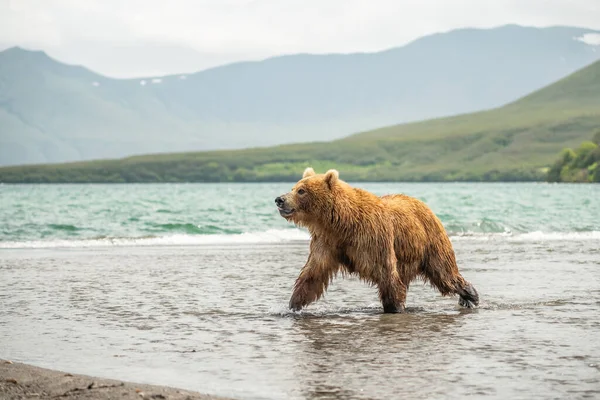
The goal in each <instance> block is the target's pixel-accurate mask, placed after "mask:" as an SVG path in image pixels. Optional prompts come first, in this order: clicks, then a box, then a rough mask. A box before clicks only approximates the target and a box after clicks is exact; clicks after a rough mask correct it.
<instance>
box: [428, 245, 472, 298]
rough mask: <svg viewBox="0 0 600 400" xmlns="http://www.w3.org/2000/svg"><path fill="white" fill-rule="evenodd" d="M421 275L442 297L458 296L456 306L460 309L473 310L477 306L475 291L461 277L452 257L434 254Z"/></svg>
mask: <svg viewBox="0 0 600 400" xmlns="http://www.w3.org/2000/svg"><path fill="white" fill-rule="evenodd" d="M423 274H424V276H425V278H426V279H427V280H428V281H429V282H430V283H431V284H432V285H433V286H435V287H436V288H437V289H438V290H439V291H440V293H441V294H442V296H448V295H451V294H457V295H459V296H460V299H459V300H458V304H459V305H461V306H462V307H467V308H474V307H476V306H478V305H479V294H478V293H477V290H476V289H475V287H474V286H473V285H472V284H471V283H469V282H468V281H467V280H466V279H464V278H463V277H462V275H461V274H460V272H459V271H458V267H457V265H456V260H455V258H454V256H453V255H448V254H444V256H440V255H439V254H436V253H434V254H433V255H431V256H430V257H429V259H428V262H426V263H425V264H424V268H423Z"/></svg>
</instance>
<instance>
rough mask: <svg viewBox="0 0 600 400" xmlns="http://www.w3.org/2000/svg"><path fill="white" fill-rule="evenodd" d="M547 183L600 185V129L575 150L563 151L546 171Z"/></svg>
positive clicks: (567, 149)
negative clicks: (593, 183)
mask: <svg viewBox="0 0 600 400" xmlns="http://www.w3.org/2000/svg"><path fill="white" fill-rule="evenodd" d="M547 181H548V182H577V183H585V182H589V183H592V182H595V183H600V129H598V131H597V132H596V134H595V135H594V137H593V138H592V140H591V141H585V142H583V143H581V144H580V145H579V147H578V148H576V149H575V150H573V149H571V148H566V149H563V151H562V152H561V154H560V158H559V159H558V160H557V161H556V162H555V163H554V164H553V165H552V167H551V168H550V170H549V171H548V177H547Z"/></svg>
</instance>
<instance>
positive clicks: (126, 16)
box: [0, 0, 600, 75]
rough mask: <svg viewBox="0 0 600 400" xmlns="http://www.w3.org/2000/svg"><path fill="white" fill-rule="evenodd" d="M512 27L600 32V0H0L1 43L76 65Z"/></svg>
mask: <svg viewBox="0 0 600 400" xmlns="http://www.w3.org/2000/svg"><path fill="white" fill-rule="evenodd" d="M506 23H518V24H523V25H533V26H547V25H558V24H560V25H574V26H584V27H590V28H596V29H600V2H598V1H597V0H573V1H558V0H528V1H521V0H454V1H448V0H420V1H419V0H404V1H399V0H371V1H365V0H285V1H282V0H171V1H168V2H165V1H159V0H145V1H141V0H128V1H118V0H85V1H81V0H53V1H48V0H0V42H1V43H8V44H20V45H24V46H26V47H31V48H41V49H47V50H48V51H49V52H53V53H54V54H56V55H57V56H60V57H61V58H67V59H69V60H72V61H74V62H77V60H81V61H80V62H83V61H85V60H86V57H87V58H88V59H89V58H93V57H92V56H85V55H83V56H78V53H79V54H82V53H83V54H86V53H91V52H92V50H90V48H91V49H93V50H94V51H95V52H96V54H107V55H109V54H110V49H111V48H117V47H119V48H127V47H140V46H141V47H144V46H149V47H155V48H156V47H161V46H162V47H164V48H179V49H187V50H186V51H188V52H197V54H198V57H197V58H198V60H197V61H194V63H193V65H200V64H203V67H207V66H210V65H216V64H219V63H222V62H230V61H234V60H243V59H260V58H264V57H268V56H272V55H277V54H289V53H298V52H310V53H327V52H356V51H378V50H382V49H386V48H390V47H395V46H399V45H402V44H405V43H406V42H408V41H410V40H413V39H415V38H417V37H419V36H422V35H425V34H429V33H433V32H439V31H446V30H450V29H455V28H458V27H464V26H470V27H491V26H497V25H502V24H506ZM86 49H87V50H86ZM102 49H105V50H102ZM103 51H105V52H107V53H103ZM184 52H185V51H183V50H182V57H184V56H183V53H184ZM148 53H149V51H148ZM78 57H79V59H78ZM103 57H104V58H105V56H101V57H100V56H99V57H98V58H101V59H102V58H103ZM185 57H189V55H188V56H185ZM110 58H112V57H110ZM115 58H116V57H115ZM113 63H114V65H113V68H112V70H111V74H112V75H115V74H116V75H128V74H132V73H140V72H141V71H139V68H140V66H142V64H141V63H139V65H138V66H137V67H134V66H133V64H134V63H133V61H131V62H130V61H127V60H124V61H123V62H121V61H119V60H113ZM101 64H102V63H101V62H97V63H96V64H94V65H101ZM184 66H185V65H182V67H184ZM92 67H93V65H92ZM185 67H186V68H187V66H185ZM191 67H192V63H190V65H189V68H191ZM165 68H167V67H166V66H165V67H159V69H163V70H164V69H165ZM100 69H101V70H106V69H107V67H106V66H102V67H101V68H100ZM168 69H171V67H168ZM180 71H182V72H183V71H189V70H186V69H180ZM148 72H153V71H150V70H148ZM154 72H160V71H154ZM163 72H174V71H171V70H169V71H163Z"/></svg>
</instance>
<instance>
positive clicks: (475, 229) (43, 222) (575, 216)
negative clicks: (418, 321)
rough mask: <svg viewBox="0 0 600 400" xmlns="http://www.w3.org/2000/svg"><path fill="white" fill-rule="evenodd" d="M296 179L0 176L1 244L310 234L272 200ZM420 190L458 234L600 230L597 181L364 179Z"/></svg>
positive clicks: (376, 187) (377, 188) (559, 234)
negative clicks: (87, 180)
mask: <svg viewBox="0 0 600 400" xmlns="http://www.w3.org/2000/svg"><path fill="white" fill-rule="evenodd" d="M290 186H291V185H290V184H156V185H2V186H0V204H1V207H0V227H1V228H0V229H1V231H0V247H4V248H7V247H55V246H100V245H128V244H137V245H143V244H148V245H158V244H202V243H220V242H223V243H230V242H231V243H236V242H281V241H283V242H285V241H294V240H298V239H306V232H304V231H302V230H298V229H296V228H294V227H293V226H291V225H290V224H288V223H286V222H285V221H284V220H283V219H282V218H281V217H280V216H279V215H278V213H277V211H276V209H275V207H274V203H273V199H274V198H275V197H276V196H277V195H279V194H281V193H283V192H285V191H287V190H289V188H290ZM358 186H361V187H363V188H365V189H368V190H371V191H373V192H375V193H377V194H386V193H392V192H402V193H406V194H408V195H411V196H415V197H418V198H420V199H422V200H424V201H425V202H427V204H428V205H429V206H430V207H431V208H432V209H433V210H434V211H435V212H436V213H437V215H438V216H439V217H440V218H441V220H442V222H443V223H444V225H445V226H446V229H447V230H448V232H449V233H450V234H451V235H453V236H458V235H462V236H474V237H493V236H497V235H504V236H510V237H518V236H523V235H525V236H524V237H527V236H535V235H538V236H539V235H542V236H547V237H548V238H558V239H560V238H563V237H567V238H568V237H591V238H599V239H600V233H599V232H600V185H550V184H535V183H526V184H474V183H464V184H463V183H460V184H458V183H444V184H420V183H416V184H413V183H411V184H408V183H396V184H360V185H358Z"/></svg>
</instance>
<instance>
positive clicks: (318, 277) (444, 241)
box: [275, 168, 479, 313]
mask: <svg viewBox="0 0 600 400" xmlns="http://www.w3.org/2000/svg"><path fill="white" fill-rule="evenodd" d="M275 203H276V205H277V208H278V210H279V213H280V215H281V216H282V217H283V218H285V219H286V220H288V221H291V222H293V223H295V224H296V225H298V226H303V227H306V228H308V231H309V233H310V236H311V242H310V253H309V256H308V260H307V262H306V264H305V265H304V267H303V268H302V271H301V272H300V275H299V276H298V278H297V279H296V282H295V284H294V291H293V294H292V296H291V298H290V302H289V307H290V308H291V309H292V310H294V311H298V310H300V309H302V307H305V306H307V305H308V304H310V303H312V302H314V301H316V300H318V299H319V298H320V297H321V296H322V295H323V293H324V292H325V291H326V290H327V287H328V285H329V283H330V281H331V280H332V279H333V277H334V276H335V275H336V274H337V273H338V272H341V273H347V274H356V275H358V277H359V278H360V279H361V280H363V281H366V282H369V283H371V284H374V285H376V286H377V287H378V289H379V298H380V300H381V303H382V305H383V310H384V312H386V313H391V312H403V311H404V307H405V302H406V292H407V290H408V286H409V284H410V283H411V281H413V280H414V279H415V278H417V277H421V278H422V279H424V280H425V281H428V282H429V283H430V284H431V285H433V286H434V287H436V288H437V289H438V290H439V291H440V293H441V294H442V295H443V296H447V295H452V294H458V295H459V296H460V300H459V304H460V305H461V306H463V307H468V308H472V307H474V306H477V305H478V304H479V295H478V293H477V291H476V290H475V288H474V287H473V285H471V284H470V283H469V282H467V281H466V280H465V279H464V278H463V277H462V276H461V274H460V273H459V271H458V267H457V266H456V259H455V255H454V250H453V248H452V243H451V242H450V239H449V238H448V235H447V234H446V231H445V229H444V226H443V225H442V223H441V221H440V220H439V219H438V218H437V216H436V215H435V214H434V213H433V211H431V209H430V208H429V207H428V206H427V205H425V203H423V202H422V201H420V200H418V199H415V198H412V197H409V196H406V195H403V194H392V195H386V196H377V195H375V194H373V193H370V192H368V191H366V190H363V189H359V188H355V187H352V186H350V185H349V184H348V183H346V182H344V181H342V180H341V179H340V178H339V173H338V171H336V170H334V169H332V170H329V171H327V173H325V174H318V175H317V174H315V172H314V170H313V169H312V168H307V169H306V170H305V171H304V175H303V177H302V179H301V180H300V181H298V182H297V183H296V185H295V186H294V187H293V189H292V191H291V192H289V193H286V194H284V195H281V196H279V197H277V198H276V199H275Z"/></svg>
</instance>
